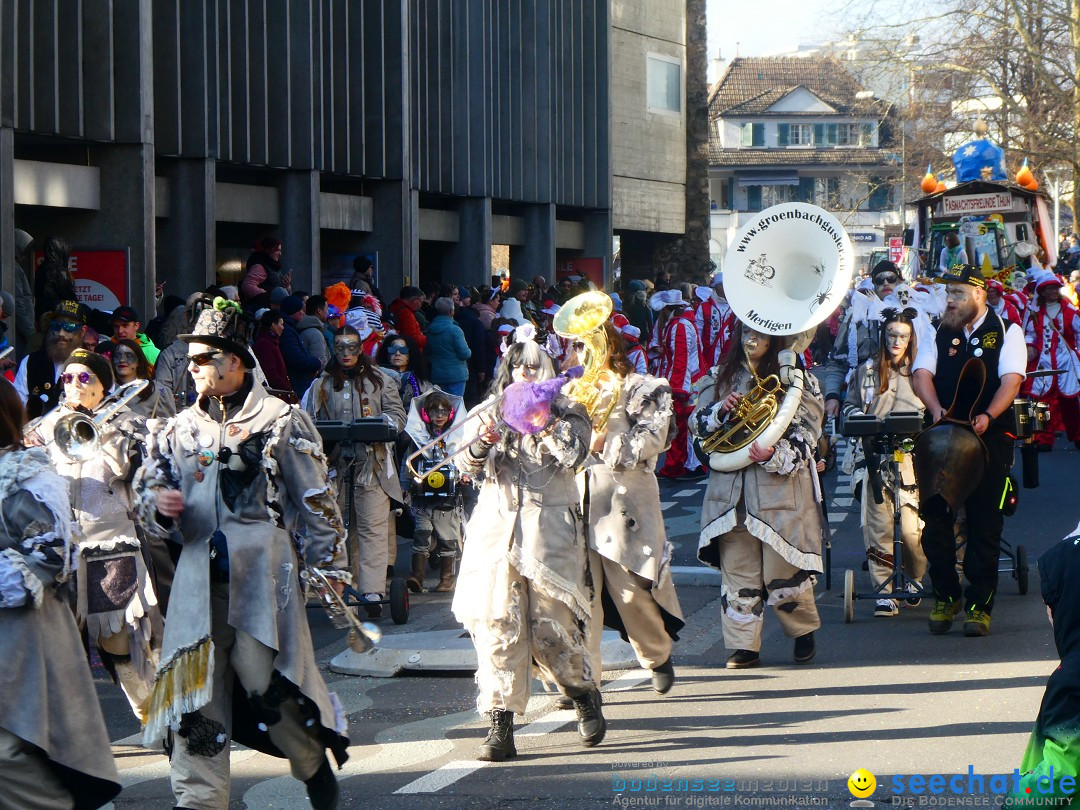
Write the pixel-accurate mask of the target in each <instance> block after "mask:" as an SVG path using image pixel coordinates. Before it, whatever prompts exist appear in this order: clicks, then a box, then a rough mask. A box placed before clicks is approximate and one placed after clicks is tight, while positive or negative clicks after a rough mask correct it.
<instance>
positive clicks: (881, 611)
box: [874, 599, 900, 618]
mask: <svg viewBox="0 0 1080 810" xmlns="http://www.w3.org/2000/svg"><path fill="white" fill-rule="evenodd" d="M899 613H900V608H898V607H897V606H896V602H894V601H893V600H892V599H878V600H877V604H876V605H874V616H875V617H881V616H883V617H885V618H888V617H889V616H896V615H899Z"/></svg>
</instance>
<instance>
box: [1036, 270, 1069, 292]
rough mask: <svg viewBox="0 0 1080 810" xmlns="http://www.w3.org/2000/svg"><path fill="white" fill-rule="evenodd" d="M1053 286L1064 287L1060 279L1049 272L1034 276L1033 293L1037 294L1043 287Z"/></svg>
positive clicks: (1045, 271)
mask: <svg viewBox="0 0 1080 810" xmlns="http://www.w3.org/2000/svg"><path fill="white" fill-rule="evenodd" d="M1050 285H1053V286H1055V287H1062V286H1064V285H1063V284H1062V283H1061V279H1060V278H1058V277H1057V276H1056V275H1054V273H1053V271H1051V270H1043V271H1042V272H1039V273H1036V274H1035V291H1036V292H1038V291H1039V290H1041V289H1042V288H1043V287H1047V286H1050Z"/></svg>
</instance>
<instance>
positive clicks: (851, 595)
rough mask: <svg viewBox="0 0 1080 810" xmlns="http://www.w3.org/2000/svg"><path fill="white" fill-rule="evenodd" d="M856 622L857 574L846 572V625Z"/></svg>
mask: <svg viewBox="0 0 1080 810" xmlns="http://www.w3.org/2000/svg"><path fill="white" fill-rule="evenodd" d="M853 621H855V572H854V571H852V570H851V569H850V568H849V569H848V570H847V571H845V572H844V624H851V623H852V622H853Z"/></svg>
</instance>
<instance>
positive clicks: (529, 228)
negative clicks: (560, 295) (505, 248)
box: [510, 203, 555, 284]
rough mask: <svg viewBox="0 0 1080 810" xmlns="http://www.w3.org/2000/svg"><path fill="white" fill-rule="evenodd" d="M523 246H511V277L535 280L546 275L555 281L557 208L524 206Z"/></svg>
mask: <svg viewBox="0 0 1080 810" xmlns="http://www.w3.org/2000/svg"><path fill="white" fill-rule="evenodd" d="M521 222H522V228H521V230H522V236H523V237H524V241H525V243H524V244H523V245H511V246H510V274H511V275H512V276H513V277H514V278H520V279H525V280H526V281H532V280H533V278H535V277H536V276H543V277H544V278H546V279H547V280H548V283H549V284H551V283H554V280H555V205H554V203H547V204H539V205H528V206H524V207H523V209H522V212H521Z"/></svg>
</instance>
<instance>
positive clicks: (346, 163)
mask: <svg viewBox="0 0 1080 810" xmlns="http://www.w3.org/2000/svg"><path fill="white" fill-rule="evenodd" d="M664 5H665V6H670V8H667V9H666V11H667V13H666V14H664V15H654V14H653V13H652V7H651V5H650V3H649V2H646V0H634V2H630V0H559V2H545V1H542V0H538V1H537V2H526V3H514V4H509V3H499V2H491V0H381V1H380V2H376V1H374V0H373V1H372V2H368V0H364V2H362V3H361V2H358V1H357V0H323V2H315V0H310V1H309V2H305V1H304V0H82V1H81V2H76V0H50V1H49V2H33V0H0V257H2V259H3V263H2V266H3V271H4V278H3V285H4V287H5V288H6V289H12V287H13V282H12V270H13V269H14V268H13V265H12V262H11V255H12V240H13V233H14V229H15V228H21V229H23V230H25V231H27V232H29V233H30V234H32V235H33V236H35V237H37V238H39V239H40V238H41V237H44V236H46V235H48V234H61V235H63V236H65V237H66V238H67V239H68V241H69V243H70V244H72V245H73V246H76V247H83V248H91V249H102V248H116V249H119V250H122V251H126V257H127V268H128V277H127V282H126V290H125V291H124V292H125V294H126V299H127V301H128V302H129V303H131V304H133V305H134V306H136V307H137V308H139V309H141V310H142V311H143V312H145V313H150V312H151V310H152V305H153V293H154V286H155V282H160V281H164V282H167V285H168V286H167V288H166V292H170V293H176V294H178V295H181V296H183V295H185V294H186V293H188V292H190V291H193V290H195V289H199V288H201V287H203V286H205V285H206V284H208V283H211V282H213V281H215V279H217V280H221V281H228V280H231V279H233V278H235V277H236V276H237V275H238V273H239V271H240V269H241V268H242V266H243V261H244V260H245V258H246V256H247V255H248V252H249V249H250V247H251V245H252V244H253V242H254V241H255V240H256V239H258V238H259V237H261V236H263V235H265V234H273V235H276V236H278V237H280V238H281V239H282V241H283V243H284V255H283V258H282V264H283V267H284V268H286V269H291V270H292V271H293V286H294V288H302V289H308V290H312V289H317V288H319V287H320V286H322V285H323V284H325V283H328V282H330V281H332V280H334V279H335V278H337V277H340V276H341V275H348V273H349V271H351V261H352V258H353V257H355V256H357V255H362V254H366V255H371V256H373V257H375V261H376V267H377V279H376V281H377V283H378V285H379V287H380V289H381V290H382V292H383V294H384V297H386V298H388V299H389V298H391V297H393V296H394V294H395V293H396V292H397V289H398V288H399V287H400V286H402V284H404V283H413V284H417V283H422V282H424V281H429V280H437V281H444V282H449V281H456V282H464V283H472V284H479V283H482V282H485V281H487V280H488V278H489V274H490V268H491V251H492V246H493V245H507V246H509V256H510V268H509V269H510V270H511V273H512V274H513V275H516V276H520V277H523V278H531V277H532V276H533V275H536V274H543V275H546V276H548V277H549V279H550V278H551V276H552V275H553V272H554V269H555V267H556V266H557V265H559V264H560V263H565V262H567V261H570V260H573V259H575V258H578V257H595V258H601V259H602V260H603V262H604V267H605V272H606V273H607V274H610V264H611V253H612V236H613V233H620V232H622V233H625V234H627V235H628V236H631V237H633V236H635V235H641V234H648V233H649V232H656V233H663V234H667V235H669V236H676V235H678V234H681V233H682V231H683V222H684V212H683V210H682V208H681V195H682V194H683V192H684V190H685V148H684V147H683V146H682V144H683V143H684V142H685V118H686V113H685V103H684V94H685V90H684V87H685V81H684V74H685V69H686V68H685V66H686V57H685V37H684V29H685V2H684V0H665V2H664ZM646 11H648V12H649V13H646ZM613 77H614V80H613ZM615 92H617V93H618V96H615V95H613V94H614V93H615ZM613 177H614V180H613ZM613 185H614V187H615V193H616V194H617V195H618V200H617V201H616V200H615V199H613ZM613 212H614V214H613ZM613 216H614V219H613ZM145 319H146V320H148V319H149V314H148V315H147V316H146V318H145Z"/></svg>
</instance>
